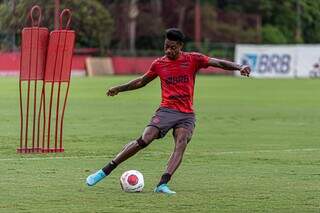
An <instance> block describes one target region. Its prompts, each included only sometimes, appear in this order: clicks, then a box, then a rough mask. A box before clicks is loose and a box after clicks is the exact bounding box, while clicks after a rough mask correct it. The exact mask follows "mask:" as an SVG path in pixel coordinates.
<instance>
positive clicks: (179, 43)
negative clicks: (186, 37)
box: [178, 41, 184, 49]
mask: <svg viewBox="0 0 320 213" xmlns="http://www.w3.org/2000/svg"><path fill="white" fill-rule="evenodd" d="M178 45H179V48H180V49H182V48H183V45H184V43H183V42H182V41H179V42H178Z"/></svg>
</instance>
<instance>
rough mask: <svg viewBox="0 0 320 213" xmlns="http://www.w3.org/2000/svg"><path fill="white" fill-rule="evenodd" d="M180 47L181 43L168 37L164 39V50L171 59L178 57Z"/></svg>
mask: <svg viewBox="0 0 320 213" xmlns="http://www.w3.org/2000/svg"><path fill="white" fill-rule="evenodd" d="M181 48H182V44H181V43H180V42H178V41H170V40H168V39H166V40H165V41H164V52H165V54H166V56H167V57H168V58H169V59H171V60H175V59H177V58H178V57H179V53H180V51H181Z"/></svg>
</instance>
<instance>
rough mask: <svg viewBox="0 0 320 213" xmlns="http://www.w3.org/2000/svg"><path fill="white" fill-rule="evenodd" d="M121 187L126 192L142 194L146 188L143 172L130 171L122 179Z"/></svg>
mask: <svg viewBox="0 0 320 213" xmlns="http://www.w3.org/2000/svg"><path fill="white" fill-rule="evenodd" d="M120 185H121V188H122V190H123V191H125V192H141V191H142V189H143V187H144V179H143V175H142V174H141V172H139V171H137V170H129V171H126V172H124V173H123V174H122V175H121V177H120Z"/></svg>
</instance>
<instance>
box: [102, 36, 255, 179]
mask: <svg viewBox="0 0 320 213" xmlns="http://www.w3.org/2000/svg"><path fill="white" fill-rule="evenodd" d="M182 47H183V43H182V42H178V41H170V40H168V39H166V40H165V42H164V52H165V55H166V56H167V57H168V59H170V60H176V59H178V58H179V54H180V52H181V49H182ZM209 66H212V67H218V68H222V69H224V70H230V71H240V74H241V75H243V76H246V77H249V75H250V72H251V69H250V67H249V66H241V65H238V64H236V63H234V62H230V61H226V60H220V59H216V58H210V59H209ZM154 79H155V77H154V78H150V77H149V76H147V75H142V76H140V77H138V78H136V79H134V80H132V81H130V82H128V83H126V84H123V85H119V86H115V87H112V88H110V89H108V91H107V96H115V95H117V94H118V93H120V92H125V91H129V90H135V89H139V88H142V87H144V86H146V85H147V84H148V83H149V82H151V81H152V80H154ZM158 135H159V130H158V129H157V128H156V127H153V126H148V127H146V128H145V129H144V132H143V133H142V140H144V141H145V143H147V144H150V143H151V142H152V141H154V140H155V139H156V138H157V137H158ZM173 135H174V142H175V147H174V150H173V152H172V154H171V156H170V158H169V161H168V164H167V168H166V171H165V173H169V174H171V175H173V174H174V172H175V171H176V170H177V169H178V167H179V166H180V164H181V161H182V158H183V154H184V152H185V150H186V147H187V144H188V142H189V141H190V140H191V137H192V132H190V131H189V130H187V129H185V128H177V129H174V134H173ZM141 149H142V148H141V147H140V146H139V145H138V143H137V141H131V142H130V143H128V144H126V145H125V146H124V148H123V149H122V151H121V152H120V153H119V154H118V155H117V156H116V157H115V158H114V159H113V161H114V162H116V163H117V164H120V163H122V162H123V161H125V160H127V159H128V158H130V157H131V156H133V155H135V154H136V153H137V152H139V151H140V150H141Z"/></svg>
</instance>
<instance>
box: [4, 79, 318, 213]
mask: <svg viewBox="0 0 320 213" xmlns="http://www.w3.org/2000/svg"><path fill="white" fill-rule="evenodd" d="M131 78H133V77H132V76H131V77H105V78H73V79H72V83H71V91H70V96H69V103H68V107H67V111H66V115H65V130H64V133H65V135H64V144H65V146H64V147H65V149H66V151H65V152H64V153H60V154H48V155H42V154H35V155H20V154H16V148H17V146H18V144H19V127H20V126H19V106H18V85H17V84H18V80H17V79H15V78H1V79H0V97H1V105H0V107H1V108H0V116H1V119H0V126H1V129H0V131H1V133H0V180H1V181H0V198H1V199H0V212H115V213H117V212H153V213H156V212H199V213H200V212H201V213H202V212H297V213H304V212H320V131H319V127H320V99H319V97H320V89H319V87H320V81H319V80H301V79H300V80H257V79H244V78H232V77H229V78H227V77H214V76H198V79H197V83H196V92H195V109H196V113H197V127H196V131H195V134H194V137H193V140H192V142H191V144H190V145H189V147H188V148H187V151H186V155H185V158H184V161H183V163H182V165H181V167H180V169H179V170H178V171H177V173H176V174H175V176H174V177H173V180H172V182H171V187H172V189H173V190H175V191H177V195H175V196H171V197H168V196H164V195H158V194H154V193H153V192H152V190H153V188H154V186H155V184H157V182H158V180H159V177H160V176H161V174H162V172H163V170H164V168H165V165H166V161H167V159H168V157H169V155H170V152H171V150H172V148H173V141H172V136H171V133H170V134H168V135H167V137H166V138H165V139H163V140H159V141H155V142H154V143H153V144H152V145H151V146H149V147H148V148H147V149H146V150H144V151H143V152H141V153H139V154H138V155H137V156H135V157H133V158H132V159H130V160H129V161H127V162H125V163H124V164H122V165H121V166H119V167H118V169H117V170H115V171H114V173H112V175H111V176H110V177H108V178H107V179H106V180H104V181H103V182H101V183H100V184H98V185H97V186H96V187H92V188H89V187H87V186H86V185H85V182H84V181H85V178H86V177H87V175H89V174H90V173H91V172H93V171H95V170H97V169H99V168H101V167H102V166H103V165H104V164H105V163H107V162H108V161H109V160H110V159H111V158H112V157H113V156H114V155H115V154H116V153H117V152H118V151H119V150H120V149H121V148H122V146H123V145H125V144H126V143H127V142H128V141H130V140H132V139H135V138H137V137H138V136H140V134H141V132H142V130H143V129H144V127H145V125H146V124H147V123H148V122H149V119H150V117H151V116H152V115H153V112H154V111H155V109H156V108H157V107H158V104H159V101H160V88H159V83H158V82H157V81H155V82H152V83H151V84H150V85H148V86H147V87H146V88H143V89H140V90H137V91H131V92H127V93H123V94H120V95H119V96H117V97H114V98H111V97H106V96H105V89H106V88H107V87H109V86H112V85H115V84H118V83H124V82H126V81H127V80H129V79H131ZM129 169H137V170H140V171H141V172H142V173H143V174H144V177H145V188H144V192H143V193H139V194H128V193H124V192H122V191H121V190H120V186H119V177H120V175H121V173H122V172H124V171H126V170H129Z"/></svg>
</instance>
